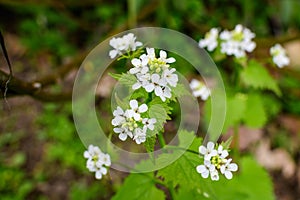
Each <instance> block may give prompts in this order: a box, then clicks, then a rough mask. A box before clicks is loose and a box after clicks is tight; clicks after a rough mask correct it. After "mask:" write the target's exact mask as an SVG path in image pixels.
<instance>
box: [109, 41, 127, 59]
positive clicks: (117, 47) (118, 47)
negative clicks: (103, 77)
mask: <svg viewBox="0 0 300 200" xmlns="http://www.w3.org/2000/svg"><path fill="white" fill-rule="evenodd" d="M109 45H110V46H112V47H113V48H114V49H113V50H111V51H109V56H110V58H111V59H113V58H115V57H116V56H117V55H122V54H123V53H122V51H124V50H125V49H126V42H125V41H124V40H123V39H122V38H112V39H111V40H110V41H109Z"/></svg>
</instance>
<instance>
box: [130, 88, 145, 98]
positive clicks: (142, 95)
mask: <svg viewBox="0 0 300 200" xmlns="http://www.w3.org/2000/svg"><path fill="white" fill-rule="evenodd" d="M148 94H149V93H148V92H147V91H146V90H145V89H144V88H140V89H138V90H134V91H133V93H132V94H131V95H130V99H139V98H147V97H148Z"/></svg>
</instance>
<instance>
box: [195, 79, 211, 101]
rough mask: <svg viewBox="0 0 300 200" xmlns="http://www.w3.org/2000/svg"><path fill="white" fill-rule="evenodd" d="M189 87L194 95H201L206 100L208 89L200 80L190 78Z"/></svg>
mask: <svg viewBox="0 0 300 200" xmlns="http://www.w3.org/2000/svg"><path fill="white" fill-rule="evenodd" d="M190 88H191V90H192V92H193V95H194V96H195V97H201V99H202V100H203V101H205V100H207V98H208V97H209V96H210V90H209V89H208V88H207V87H206V86H205V85H204V84H203V83H202V82H200V81H198V80H196V79H192V81H191V82H190Z"/></svg>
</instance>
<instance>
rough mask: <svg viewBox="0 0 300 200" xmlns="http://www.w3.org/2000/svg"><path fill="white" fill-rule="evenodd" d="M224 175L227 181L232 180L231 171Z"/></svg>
mask: <svg viewBox="0 0 300 200" xmlns="http://www.w3.org/2000/svg"><path fill="white" fill-rule="evenodd" d="M224 175H225V177H226V178H227V179H232V173H231V172H230V171H225V173H224Z"/></svg>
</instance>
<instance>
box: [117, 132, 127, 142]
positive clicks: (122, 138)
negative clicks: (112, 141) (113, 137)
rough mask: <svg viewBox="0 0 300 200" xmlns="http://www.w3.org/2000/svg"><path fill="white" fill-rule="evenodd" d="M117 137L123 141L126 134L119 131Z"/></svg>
mask: <svg viewBox="0 0 300 200" xmlns="http://www.w3.org/2000/svg"><path fill="white" fill-rule="evenodd" d="M119 138H120V140H122V141H125V140H126V139H127V134H125V133H120V134H119Z"/></svg>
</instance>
